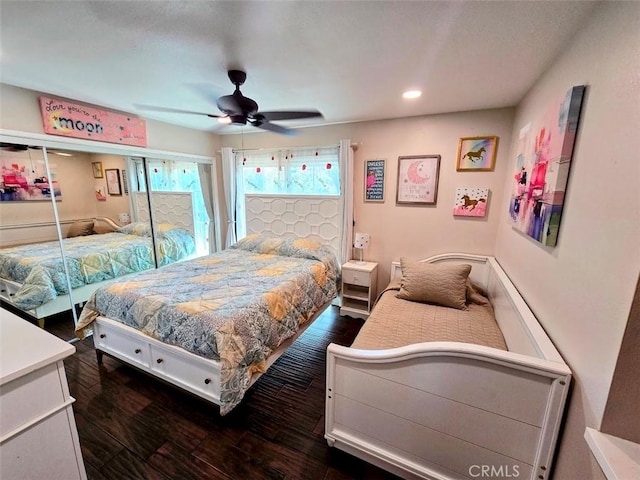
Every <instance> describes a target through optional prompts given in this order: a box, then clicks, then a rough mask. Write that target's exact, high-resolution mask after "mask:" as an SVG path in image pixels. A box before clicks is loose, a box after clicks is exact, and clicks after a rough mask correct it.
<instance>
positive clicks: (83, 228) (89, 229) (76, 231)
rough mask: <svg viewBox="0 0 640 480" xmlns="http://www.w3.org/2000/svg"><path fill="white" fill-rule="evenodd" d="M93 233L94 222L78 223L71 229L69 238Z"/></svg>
mask: <svg viewBox="0 0 640 480" xmlns="http://www.w3.org/2000/svg"><path fill="white" fill-rule="evenodd" d="M92 233H93V220H89V221H86V222H85V221H80V220H78V221H76V222H73V223H72V224H71V226H70V227H69V232H68V233H67V237H69V238H71V237H82V236H84V235H91V234H92Z"/></svg>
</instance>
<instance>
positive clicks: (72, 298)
mask: <svg viewBox="0 0 640 480" xmlns="http://www.w3.org/2000/svg"><path fill="white" fill-rule="evenodd" d="M142 194H144V195H146V193H144V192H142ZM134 197H135V198H136V199H137V200H136V202H135V204H136V208H138V209H139V210H138V215H139V216H140V217H137V219H138V221H146V222H148V221H149V208H148V205H146V204H145V203H144V202H143V201H142V200H141V199H140V198H139V196H137V194H134ZM145 201H146V196H145ZM153 207H154V212H153V219H154V222H155V223H156V224H160V223H170V224H172V225H176V226H179V227H181V228H184V229H185V230H187V231H188V232H189V233H190V234H191V235H192V236H193V235H194V229H195V227H194V218H193V200H192V194H191V192H154V193H153ZM93 220H94V221H95V220H97V221H100V222H104V223H106V224H107V225H110V226H112V227H114V228H120V227H121V226H122V225H118V224H117V223H115V222H114V221H113V220H111V219H110V218H107V217H96V218H94V219H93ZM116 280H118V279H117V278H115V279H109V280H104V281H102V282H96V283H91V284H89V285H83V286H81V287H78V288H74V289H73V291H72V292H71V295H69V294H68V293H67V294H64V295H58V296H57V297H56V298H54V299H53V300H51V301H49V302H47V303H45V304H44V305H41V306H40V307H37V308H34V309H32V310H22V309H21V308H20V307H18V306H16V305H15V304H14V303H13V298H12V297H13V296H14V295H15V293H16V292H17V291H18V290H19V289H20V288H22V284H21V283H18V282H14V281H12V280H8V279H4V278H0V299H2V300H3V301H5V302H7V303H8V304H10V305H12V306H14V307H15V308H17V309H18V310H21V311H23V312H25V313H27V314H28V315H31V316H32V317H34V318H35V319H37V320H38V325H40V327H41V328H44V324H45V317H48V316H50V315H55V314H57V313H60V312H64V311H66V310H69V309H71V305H78V304H80V305H81V304H83V303H84V302H86V301H87V300H89V297H91V295H93V292H95V291H96V290H97V289H98V288H100V287H103V286H106V285H108V284H109V283H111V282H114V281H116Z"/></svg>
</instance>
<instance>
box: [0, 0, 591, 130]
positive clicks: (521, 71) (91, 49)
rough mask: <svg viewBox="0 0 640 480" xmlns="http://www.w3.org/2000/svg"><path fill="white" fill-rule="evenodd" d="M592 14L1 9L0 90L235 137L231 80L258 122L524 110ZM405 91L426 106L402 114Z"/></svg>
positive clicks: (93, 6) (467, 9)
mask: <svg viewBox="0 0 640 480" xmlns="http://www.w3.org/2000/svg"><path fill="white" fill-rule="evenodd" d="M594 5H595V3H594V2H585V1H532V2H528V1H519V2H516V1H494V2H481V1H448V2H447V1H442V2H436V1H257V2H256V1H233V2H232V1H215V2H210V1H208V2H204V1H190V2H187V1H180V2H178V1H171V2H168V1H166V2H165V1H162V2H157V1H133V2H124V1H99V2H98V1H94V2H78V1H69V2H61V1H46V2H34V1H17V2H13V1H5V0H2V1H1V3H0V41H1V43H0V62H1V63H0V81H1V82H2V83H6V84H10V85H15V86H19V87H23V88H28V89H32V90H36V91H40V92H44V93H48V94H50V95H54V96H60V97H65V98H68V99H73V100H76V101H79V102H85V103H90V104H94V105H98V106H102V107H106V108H110V109H116V110H120V111H125V112H131V113H133V114H136V115H138V116H141V117H145V118H154V119H157V120H161V121H165V122H169V123H174V124H178V125H182V126H186V127H191V128H196V129H201V130H209V131H216V132H218V133H221V134H224V133H233V132H234V131H237V129H238V128H239V127H233V126H222V125H219V124H218V123H217V121H216V120H214V119H211V118H208V117H206V116H198V115H189V114H167V113H156V112H147V111H143V110H140V109H137V108H136V107H135V106H134V105H136V104H147V105H155V106H159V107H167V108H177V109H183V110H192V111H198V112H204V113H214V114H218V113H220V112H219V111H218V109H217V107H216V106H215V99H216V98H217V97H218V96H221V95H227V94H230V93H231V92H232V91H233V85H232V84H231V83H230V82H229V80H228V78H227V73H226V71H227V69H228V68H240V69H243V70H246V72H247V74H248V78H247V81H246V83H245V84H244V86H243V87H241V89H242V92H243V94H244V95H246V96H248V97H251V98H253V99H254V100H256V101H257V102H258V104H259V107H260V110H263V111H264V110H298V109H307V108H315V109H318V110H320V111H321V112H322V113H323V114H324V120H321V121H318V120H317V119H313V120H310V119H308V120H302V121H287V122H282V123H281V124H282V125H283V126H289V127H297V126H305V125H323V124H324V125H326V124H332V123H342V122H354V121H365V120H378V119H389V118H398V117H408V116H415V115H424V114H435V113H443V112H454V111H464V110H476V109H485V108H497V107H509V106H514V105H516V104H517V103H518V102H519V101H520V99H521V98H522V97H523V96H524V94H525V93H526V92H527V91H528V90H529V88H530V87H531V86H532V85H533V84H534V82H535V81H536V80H537V79H538V78H539V77H540V75H541V74H542V73H543V72H544V71H545V69H546V68H548V66H549V65H550V64H551V62H552V61H553V60H554V59H555V58H556V57H557V56H558V55H560V54H561V53H562V50H563V48H565V46H566V45H567V44H568V42H569V40H570V38H571V37H572V35H573V34H574V33H575V32H576V31H577V29H578V28H579V27H580V25H581V24H582V23H583V22H584V21H585V19H586V17H587V16H588V15H589V14H590V13H591V11H592V10H593V6H594ZM408 89H420V90H422V91H423V95H422V97H421V98H419V99H417V100H413V101H407V100H403V99H402V98H401V94H402V92H403V91H405V90H408Z"/></svg>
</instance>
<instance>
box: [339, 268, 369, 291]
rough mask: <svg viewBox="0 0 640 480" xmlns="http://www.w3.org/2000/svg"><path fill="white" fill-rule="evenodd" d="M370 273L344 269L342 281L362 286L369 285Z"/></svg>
mask: <svg viewBox="0 0 640 480" xmlns="http://www.w3.org/2000/svg"><path fill="white" fill-rule="evenodd" d="M370 278H371V277H370V275H369V273H367V272H359V271H357V270H351V269H344V270H342V282H343V283H352V284H353V285H360V286H361V287H368V286H369V282H370V281H371V280H370Z"/></svg>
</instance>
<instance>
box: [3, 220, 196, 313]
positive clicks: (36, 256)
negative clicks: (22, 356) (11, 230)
mask: <svg viewBox="0 0 640 480" xmlns="http://www.w3.org/2000/svg"><path fill="white" fill-rule="evenodd" d="M156 241H157V251H158V265H160V266H162V265H168V264H170V263H173V262H176V261H179V260H182V259H185V258H188V257H189V256H191V255H193V254H194V252H195V242H194V239H193V236H192V235H191V234H190V233H189V232H188V231H186V230H185V229H182V228H179V227H175V226H173V225H169V224H161V225H159V226H158V228H157V234H156ZM62 243H63V244H62V246H63V249H64V256H65V258H66V260H67V270H68V273H69V284H70V285H71V288H72V289H73V294H72V295H73V300H74V303H79V302H82V301H85V300H86V299H87V298H88V293H87V291H88V290H87V288H86V287H88V286H95V285H99V284H101V282H105V281H109V280H112V279H115V278H118V277H122V276H124V275H129V274H132V273H136V272H140V271H143V270H148V269H152V268H154V267H155V259H154V256H155V255H154V246H153V242H152V237H151V229H150V226H149V225H148V224H146V223H134V224H130V225H126V226H124V227H121V228H119V229H118V230H117V231H115V232H111V233H104V234H101V235H86V236H77V237H72V238H65V239H63V241H62ZM0 283H1V284H2V299H3V300H5V301H7V302H9V303H11V304H12V305H14V306H16V307H18V308H20V309H22V310H24V311H26V312H28V313H31V314H32V315H33V316H36V317H37V318H42V317H44V316H46V315H50V314H52V313H57V312H58V311H61V310H59V308H58V307H56V306H51V307H50V308H47V305H49V304H52V305H53V304H60V305H62V310H68V309H69V308H70V303H69V301H68V299H66V298H60V297H64V296H66V295H68V294H69V284H68V283H67V278H66V273H65V268H64V263H63V257H62V255H61V247H60V243H59V242H58V241H52V242H44V243H37V244H30V245H21V246H14V247H8V248H2V249H0ZM61 300H66V302H65V301H61ZM65 307H66V308H65Z"/></svg>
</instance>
